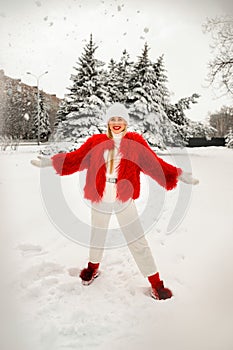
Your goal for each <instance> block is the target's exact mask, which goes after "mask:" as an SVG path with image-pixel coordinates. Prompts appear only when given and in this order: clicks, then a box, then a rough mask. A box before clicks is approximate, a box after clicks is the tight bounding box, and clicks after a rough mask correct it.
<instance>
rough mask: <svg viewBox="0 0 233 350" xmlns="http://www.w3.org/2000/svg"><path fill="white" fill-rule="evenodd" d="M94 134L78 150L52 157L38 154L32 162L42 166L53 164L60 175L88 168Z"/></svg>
mask: <svg viewBox="0 0 233 350" xmlns="http://www.w3.org/2000/svg"><path fill="white" fill-rule="evenodd" d="M92 139H93V136H91V137H89V138H88V139H87V141H86V142H85V143H84V144H83V145H82V146H81V147H79V148H78V149H77V150H75V151H72V152H68V153H58V154H55V155H54V156H52V157H51V158H47V157H41V156H38V159H35V160H32V161H31V163H32V164H33V165H35V166H38V167H40V168H44V167H47V166H53V168H54V169H55V170H56V173H57V174H59V175H71V174H73V173H75V172H76V171H79V170H83V169H86V168H87V166H88V163H89V156H90V150H91V146H92Z"/></svg>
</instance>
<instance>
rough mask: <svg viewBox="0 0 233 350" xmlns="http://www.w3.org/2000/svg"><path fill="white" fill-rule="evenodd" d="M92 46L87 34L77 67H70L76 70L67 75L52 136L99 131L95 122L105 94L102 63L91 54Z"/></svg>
mask: <svg viewBox="0 0 233 350" xmlns="http://www.w3.org/2000/svg"><path fill="white" fill-rule="evenodd" d="M96 49H97V46H96V45H95V44H94V43H93V41H92V35H90V41H89V43H88V44H87V45H86V47H85V48H84V52H83V54H82V55H81V57H80V58H79V60H78V63H77V64H78V67H74V69H75V70H76V74H72V75H71V80H72V81H73V85H72V86H71V87H69V88H68V90H69V91H70V92H69V93H68V94H67V95H66V96H65V99H64V101H63V102H62V104H61V105H60V109H59V111H58V120H57V123H56V125H57V128H56V135H55V138H56V139H61V140H67V141H73V140H77V138H79V137H86V136H88V135H92V134H93V133H95V132H99V131H100V129H99V127H98V125H100V124H101V122H102V120H101V115H102V114H103V110H104V109H105V105H106V104H107V103H108V102H109V94H108V91H107V86H106V85H107V74H106V72H105V71H104V69H103V68H102V67H103V65H104V63H103V62H101V61H99V60H97V59H96V58H95V51H96Z"/></svg>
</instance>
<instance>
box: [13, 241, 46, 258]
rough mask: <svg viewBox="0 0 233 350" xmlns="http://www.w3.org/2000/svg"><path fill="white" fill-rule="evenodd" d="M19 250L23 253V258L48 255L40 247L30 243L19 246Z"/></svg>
mask: <svg viewBox="0 0 233 350" xmlns="http://www.w3.org/2000/svg"><path fill="white" fill-rule="evenodd" d="M17 249H19V250H20V251H21V254H22V255H23V256H28V255H30V256H31V255H43V254H46V253H47V252H46V251H45V250H43V248H42V247H41V246H40V245H36V244H30V243H24V244H19V245H18V246H17Z"/></svg>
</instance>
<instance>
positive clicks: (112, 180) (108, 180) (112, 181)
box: [106, 177, 117, 184]
mask: <svg viewBox="0 0 233 350" xmlns="http://www.w3.org/2000/svg"><path fill="white" fill-rule="evenodd" d="M106 181H107V182H111V183H113V184H115V183H116V182H117V179H116V178H115V177H107V179H106Z"/></svg>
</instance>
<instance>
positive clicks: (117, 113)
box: [104, 102, 129, 124]
mask: <svg viewBox="0 0 233 350" xmlns="http://www.w3.org/2000/svg"><path fill="white" fill-rule="evenodd" d="M112 117H122V118H123V119H124V120H125V121H126V123H127V124H129V113H128V111H127V109H126V107H125V106H124V105H123V104H122V103H119V102H115V103H113V104H112V105H111V106H110V107H109V108H108V109H107V111H106V114H105V116H104V120H105V122H106V123H108V121H109V119H110V118H112Z"/></svg>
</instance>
